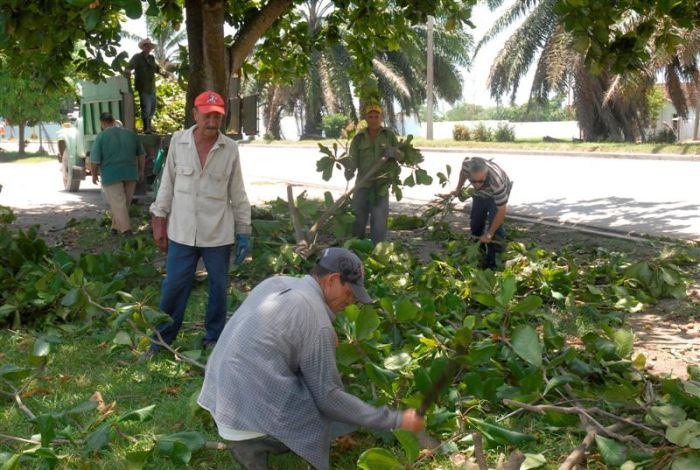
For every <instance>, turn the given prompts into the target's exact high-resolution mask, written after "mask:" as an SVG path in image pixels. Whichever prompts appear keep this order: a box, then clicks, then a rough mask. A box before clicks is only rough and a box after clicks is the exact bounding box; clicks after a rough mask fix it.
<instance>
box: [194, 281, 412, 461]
mask: <svg viewBox="0 0 700 470" xmlns="http://www.w3.org/2000/svg"><path fill="white" fill-rule="evenodd" d="M333 318H334V314H333V312H331V310H330V309H329V308H328V306H327V305H326V302H325V300H324V297H323V292H322V291H321V287H320V286H319V284H318V282H317V281H316V279H314V278H313V277H311V276H305V277H303V278H295V277H289V276H275V277H272V278H269V279H266V280H265V281H263V282H262V283H260V284H259V285H258V286H256V287H255V289H253V290H252V292H251V293H250V295H249V296H248V298H247V299H246V300H245V302H243V304H242V305H241V306H240V307H239V308H238V310H237V311H236V313H235V314H234V315H233V317H232V318H231V319H230V320H229V321H228V323H227V324H226V327H225V328H224V331H223V333H221V337H220V338H219V341H218V343H217V344H216V347H215V348H214V351H213V352H212V355H211V356H210V357H209V361H208V362H207V369H206V373H205V375H204V384H203V385H202V391H201V392H200V394H199V399H198V400H197V401H198V403H199V405H200V406H202V407H203V408H205V409H206V410H208V411H209V412H210V413H211V414H212V416H213V417H214V421H216V424H217V426H218V427H219V429H220V430H221V429H229V430H245V431H250V432H254V433H261V434H266V435H269V436H272V437H274V438H275V439H277V440H279V441H281V442H282V443H284V444H285V445H286V446H287V447H289V448H290V449H291V450H292V451H294V452H295V453H296V454H298V455H300V456H301V457H302V458H304V459H305V460H306V461H308V462H309V463H310V464H311V465H313V466H314V467H315V468H317V469H319V470H327V469H328V468H329V457H328V454H329V451H330V441H331V423H332V422H333V421H340V422H343V423H348V424H352V425H356V426H367V427H372V428H377V429H395V428H398V427H399V426H400V424H401V413H400V412H399V411H395V410H392V409H389V408H387V407H385V406H381V407H374V406H371V405H369V404H367V403H365V402H363V401H362V400H360V399H359V398H357V397H355V396H354V395H351V394H349V393H347V392H346V391H345V390H344V389H343V384H342V382H341V380H340V374H339V373H338V369H337V366H336V362H335V348H336V335H335V330H334V329H333V324H332V320H333ZM222 437H223V436H222Z"/></svg>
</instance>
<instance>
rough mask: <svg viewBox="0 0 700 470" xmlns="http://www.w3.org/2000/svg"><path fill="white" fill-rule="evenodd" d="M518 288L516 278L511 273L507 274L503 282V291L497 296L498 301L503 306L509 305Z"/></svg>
mask: <svg viewBox="0 0 700 470" xmlns="http://www.w3.org/2000/svg"><path fill="white" fill-rule="evenodd" d="M516 287H517V286H516V284H515V277H514V276H513V275H512V274H510V273H508V274H505V275H504V276H503V278H502V280H501V290H500V291H499V292H498V294H497V295H496V300H497V301H498V303H499V304H500V305H501V306H503V307H505V306H506V305H508V302H510V301H511V299H512V298H513V295H514V294H515V289H516Z"/></svg>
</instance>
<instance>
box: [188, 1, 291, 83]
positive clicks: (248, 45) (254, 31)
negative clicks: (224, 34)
mask: <svg viewBox="0 0 700 470" xmlns="http://www.w3.org/2000/svg"><path fill="white" fill-rule="evenodd" d="M292 4H293V0H270V2H268V3H267V4H265V6H264V7H263V8H262V9H260V10H259V12H258V13H257V14H252V15H251V18H252V20H251V21H247V22H246V23H245V24H244V25H243V27H241V29H240V30H239V31H238V33H236V38H235V40H234V42H233V44H232V45H231V46H230V47H229V48H228V61H229V70H231V71H234V70H238V69H240V68H241V67H242V66H243V62H245V59H246V58H247V57H248V55H249V54H250V52H251V51H252V50H253V47H255V43H256V42H257V41H258V39H260V38H261V37H262V35H263V34H265V32H266V31H267V30H268V29H270V26H272V25H273V24H274V22H275V21H277V19H278V18H280V17H281V16H282V15H284V14H285V13H287V12H288V11H290V10H291V9H292ZM188 20H189V16H188Z"/></svg>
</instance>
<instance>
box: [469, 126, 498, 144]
mask: <svg viewBox="0 0 700 470" xmlns="http://www.w3.org/2000/svg"><path fill="white" fill-rule="evenodd" d="M472 134H473V135H472V136H473V138H474V140H476V141H478V142H489V141H491V140H492V138H493V132H492V131H491V128H490V127H488V126H487V125H486V124H484V123H483V122H480V123H479V125H478V126H476V127H475V128H474V129H472Z"/></svg>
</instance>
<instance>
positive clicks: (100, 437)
mask: <svg viewBox="0 0 700 470" xmlns="http://www.w3.org/2000/svg"><path fill="white" fill-rule="evenodd" d="M111 429H112V423H111V422H109V421H108V422H106V423H102V424H100V425H99V426H98V427H97V429H95V430H94V431H93V432H91V433H90V435H89V436H88V437H87V439H86V440H85V444H86V445H87V448H88V449H90V450H91V451H93V452H94V451H97V450H100V449H102V448H103V447H104V446H106V445H107V443H108V442H109V431H110V430H111Z"/></svg>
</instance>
